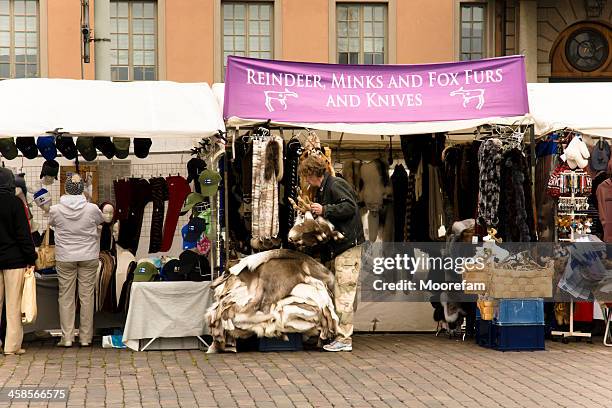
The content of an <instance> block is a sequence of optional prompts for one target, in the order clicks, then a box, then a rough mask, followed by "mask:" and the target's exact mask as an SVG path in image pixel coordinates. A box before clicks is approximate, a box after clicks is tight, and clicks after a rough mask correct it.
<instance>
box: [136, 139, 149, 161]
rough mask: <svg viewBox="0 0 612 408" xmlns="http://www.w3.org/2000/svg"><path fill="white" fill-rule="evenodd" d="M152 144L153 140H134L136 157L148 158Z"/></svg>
mask: <svg viewBox="0 0 612 408" xmlns="http://www.w3.org/2000/svg"><path fill="white" fill-rule="evenodd" d="M152 144H153V142H152V141H151V139H134V155H135V156H136V157H138V158H139V159H144V158H146V157H147V156H148V155H149V150H150V149H151V145H152Z"/></svg>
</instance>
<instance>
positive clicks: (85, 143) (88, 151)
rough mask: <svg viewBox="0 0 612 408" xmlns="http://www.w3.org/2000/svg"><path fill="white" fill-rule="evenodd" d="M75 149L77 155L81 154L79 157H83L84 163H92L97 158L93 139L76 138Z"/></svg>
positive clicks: (85, 137)
mask: <svg viewBox="0 0 612 408" xmlns="http://www.w3.org/2000/svg"><path fill="white" fill-rule="evenodd" d="M76 147H77V149H78V151H79V153H81V156H83V158H84V159H85V160H86V161H93V160H96V158H97V157H98V153H97V152H96V147H95V146H94V141H93V138H91V137H87V136H79V137H77V142H76Z"/></svg>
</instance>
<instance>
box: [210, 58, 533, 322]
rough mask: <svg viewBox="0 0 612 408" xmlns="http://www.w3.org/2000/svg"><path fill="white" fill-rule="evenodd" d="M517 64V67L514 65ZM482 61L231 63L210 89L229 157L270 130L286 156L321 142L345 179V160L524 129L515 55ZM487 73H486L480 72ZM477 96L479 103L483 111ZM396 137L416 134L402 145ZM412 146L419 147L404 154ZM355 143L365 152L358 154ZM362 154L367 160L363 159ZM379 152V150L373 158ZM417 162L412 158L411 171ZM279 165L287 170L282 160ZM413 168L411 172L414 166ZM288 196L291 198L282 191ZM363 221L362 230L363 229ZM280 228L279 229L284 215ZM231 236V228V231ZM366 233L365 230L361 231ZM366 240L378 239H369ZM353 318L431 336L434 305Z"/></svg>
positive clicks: (389, 158) (393, 159) (386, 157)
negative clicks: (445, 135)
mask: <svg viewBox="0 0 612 408" xmlns="http://www.w3.org/2000/svg"><path fill="white" fill-rule="evenodd" d="M513 63H514V64H516V66H515V67H514V68H512V65H513ZM480 64H481V65H478V66H469V64H468V65H463V64H432V65H421V66H390V67H386V66H385V67H380V66H376V67H375V69H372V68H369V67H367V66H365V67H363V66H361V67H355V66H337V65H330V64H300V63H288V62H274V61H260V60H253V59H244V58H230V65H229V68H228V74H227V76H226V84H225V87H224V86H223V84H215V85H213V92H214V93H215V95H216V96H217V98H218V100H219V104H220V105H223V106H224V107H225V109H224V117H225V119H226V126H227V128H228V132H229V137H230V138H231V140H230V142H231V143H232V150H231V154H229V153H228V157H232V158H233V159H234V160H243V158H242V156H241V153H240V151H241V149H243V146H244V143H243V142H245V141H246V142H247V144H248V142H249V141H250V140H251V137H252V136H251V137H250V136H248V135H256V134H257V132H258V129H259V128H261V127H264V128H266V129H269V131H270V133H271V134H277V135H280V136H284V140H285V142H286V148H287V149H289V148H290V145H291V141H292V140H293V139H294V138H298V139H299V138H301V137H307V135H314V134H317V137H318V141H319V142H320V144H321V145H323V146H329V147H330V151H331V154H332V157H331V160H330V161H331V162H333V163H334V168H335V169H336V171H337V172H342V175H343V176H346V175H347V174H346V171H347V162H348V160H347V159H349V158H350V156H351V155H353V156H355V157H353V159H357V160H353V161H360V160H359V159H360V158H363V159H364V160H362V161H363V163H366V162H370V161H372V160H374V159H382V161H384V162H388V163H387V164H386V166H387V167H386V168H387V171H388V168H389V165H392V166H393V165H397V164H399V161H401V159H406V154H405V153H404V152H403V151H402V150H403V149H402V148H404V147H407V149H406V150H407V151H410V150H412V151H419V149H432V148H433V145H432V142H434V141H435V135H433V133H438V132H449V131H454V132H456V133H460V132H459V131H463V130H467V132H466V134H465V135H456V136H455V138H456V139H461V138H463V139H468V140H473V139H479V138H480V134H479V133H478V132H474V129H475V128H481V125H490V124H497V125H512V124H514V125H515V126H514V129H516V127H517V124H521V123H523V124H527V123H528V121H527V120H526V118H525V116H524V114H525V113H526V112H527V111H528V109H527V97H526V89H525V81H524V74H523V68H522V65H521V64H522V62H521V58H520V57H518V58H514V59H512V58H509V59H505V58H502V59H493V60H485V61H481V62H480ZM506 64H508V65H506ZM496 70H499V71H496ZM473 71H478V72H480V73H481V74H482V81H481V82H479V86H478V87H475V84H474V83H473V82H471V83H470V79H469V73H471V72H473ZM487 71H489V72H490V73H489V74H486V72H487ZM496 72H497V74H500V73H501V72H503V73H504V75H503V78H499V79H501V80H500V81H497V80H496V79H498V78H497V77H496V78H494V76H495V75H497V74H496ZM466 74H467V76H466ZM487 75H488V78H489V79H488V80H487ZM400 78H401V81H403V82H402V84H400V83H399V82H400ZM418 78H421V79H422V80H423V82H422V83H421V80H419V79H418ZM440 78H445V79H440ZM439 80H440V81H442V82H438V81H439ZM334 81H335V82H334ZM379 81H380V82H379ZM487 82H488V83H487ZM468 83H470V85H472V86H473V87H475V88H477V89H476V92H472V93H470V91H474V90H473V89H471V88H472V87H468V86H467V85H468ZM483 83H484V84H483ZM417 95H418V96H417ZM480 97H483V98H484V99H485V100H484V101H483V104H482V105H480V99H481V98H480ZM489 98H490V99H489ZM417 99H419V101H417ZM402 103H404V104H405V105H402ZM407 118H409V121H407ZM499 128H501V127H499ZM245 135H246V136H245ZM398 135H419V136H415V137H413V138H410V137H406V136H402V137H401V138H400V137H399V136H398ZM483 136H484V133H483ZM394 138H395V139H394ZM400 139H401V143H400ZM417 139H420V140H417ZM414 142H416V143H417V144H418V143H419V142H425V143H424V144H423V145H419V146H418V147H417V145H416V144H415V145H413V146H412V147H409V145H411V144H413V143H414ZM360 143H363V145H366V146H363V145H362V146H361V149H360V148H359V147H356V146H357V145H359V144H360ZM228 146H229V144H228ZM364 147H365V149H364ZM343 149H345V150H343ZM368 149H369V150H370V151H369V152H368V153H367V154H369V156H363V157H360V156H359V155H360V153H361V152H363V151H365V150H368ZM415 149H417V150H415ZM376 150H377V151H378V153H375V154H372V151H376ZM425 151H431V152H435V150H423V152H425ZM381 153H382V154H381ZM389 153H391V154H389ZM438 153H439V152H438ZM286 154H287V155H289V154H290V152H289V151H287V153H286ZM336 154H339V155H341V156H343V159H344V160H343V161H344V163H340V160H339V159H340V156H335V155H336ZM419 154H420V153H419ZM423 154H427V153H423ZM421 157H422V156H419V159H416V165H417V167H418V164H419V162H420V160H421V159H420V158H421ZM247 160H248V159H247ZM243 163H244V162H243ZM284 166H285V168H292V167H291V164H290V163H288V162H287V161H286V162H285V163H284ZM411 170H413V171H412V173H415V172H416V170H417V169H416V168H415V169H411ZM382 173H385V171H383V172H382ZM389 174H390V173H389ZM476 178H478V176H477V175H476ZM375 179H376V178H375ZM238 184H240V181H239V180H238ZM284 189H285V194H287V190H288V188H287V185H286V184H285V186H284ZM374 191H376V192H379V190H374ZM244 192H245V191H242V193H244ZM383 193H384V192H381V194H380V196H381V198H382V196H383V195H384V194H383ZM228 207H230V206H229V205H228ZM387 207H389V206H387ZM366 212H370V211H366ZM370 213H371V212H370ZM281 217H282V216H281ZM228 218H229V219H230V220H231V219H232V217H231V216H229V217H228ZM366 218H367V215H366ZM366 218H364V224H366V225H367V222H366ZM281 222H285V221H283V218H281ZM247 223H248V221H247ZM245 226H246V225H242V226H241V227H240V228H242V229H244V227H245ZM246 227H247V228H246V229H247V230H248V226H246ZM366 228H367V227H366ZM427 228H429V226H427ZM235 229H236V228H234V229H233V228H232V227H231V226H230V227H229V230H230V232H231V231H232V230H235ZM378 230H379V231H381V230H384V228H379V229H378ZM381 234H382V235H384V234H385V233H384V232H381ZM368 235H370V232H369V231H366V236H368ZM371 238H373V239H379V238H382V237H381V236H379V235H378V234H377V233H373V234H372V236H371ZM355 321H356V329H357V330H363V331H376V330H383V331H384V330H390V331H420V330H431V323H430V322H431V306H430V305H429V304H425V303H411V304H410V307H407V305H406V303H398V302H387V303H376V302H367V303H360V306H359V309H358V312H357V315H356V318H355Z"/></svg>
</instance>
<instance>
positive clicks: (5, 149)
mask: <svg viewBox="0 0 612 408" xmlns="http://www.w3.org/2000/svg"><path fill="white" fill-rule="evenodd" d="M0 153H2V157H4V158H5V159H7V160H13V159H14V158H15V157H17V154H19V153H18V152H17V146H15V140H13V138H12V137H4V138H2V139H0Z"/></svg>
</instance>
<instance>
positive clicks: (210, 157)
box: [191, 130, 227, 276]
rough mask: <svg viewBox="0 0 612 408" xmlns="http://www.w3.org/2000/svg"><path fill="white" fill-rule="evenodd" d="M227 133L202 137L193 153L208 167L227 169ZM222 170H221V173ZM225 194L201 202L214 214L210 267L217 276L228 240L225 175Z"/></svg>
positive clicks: (225, 178) (221, 268)
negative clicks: (217, 269) (224, 159)
mask: <svg viewBox="0 0 612 408" xmlns="http://www.w3.org/2000/svg"><path fill="white" fill-rule="evenodd" d="M226 135H227V133H226V132H224V131H221V130H219V131H218V132H217V133H216V134H215V135H214V138H202V139H201V140H200V141H199V142H198V144H197V146H195V147H194V148H192V149H191V155H192V156H195V157H197V158H198V159H201V160H202V161H204V163H205V168H206V169H211V170H215V171H216V170H218V169H225V168H226V166H224V164H225V162H221V159H223V158H224V157H225V156H224V155H223V153H224V152H225V144H226V142H227V137H226ZM221 172H222V171H220V173H221ZM223 183H224V184H223V186H222V187H223V192H224V193H223V194H224V195H221V196H220V195H219V194H215V195H214V196H211V197H210V202H208V203H201V206H200V207H201V208H203V207H207V208H210V210H211V213H212V214H214V216H213V217H212V219H211V220H212V223H211V224H212V225H211V226H210V228H211V230H210V235H211V236H212V237H215V243H214V244H213V247H214V250H211V251H210V257H211V259H210V267H211V276H215V274H214V269H215V267H218V268H219V270H223V266H224V257H223V250H222V248H223V246H224V242H225V241H226V238H225V236H226V229H225V228H223V225H222V214H223V211H225V203H226V202H227V197H226V195H227V185H226V183H227V177H223Z"/></svg>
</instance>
